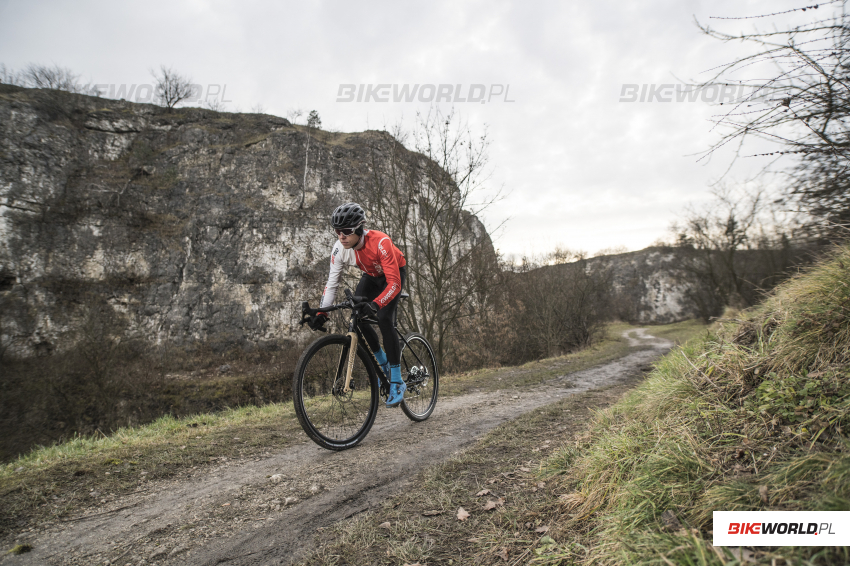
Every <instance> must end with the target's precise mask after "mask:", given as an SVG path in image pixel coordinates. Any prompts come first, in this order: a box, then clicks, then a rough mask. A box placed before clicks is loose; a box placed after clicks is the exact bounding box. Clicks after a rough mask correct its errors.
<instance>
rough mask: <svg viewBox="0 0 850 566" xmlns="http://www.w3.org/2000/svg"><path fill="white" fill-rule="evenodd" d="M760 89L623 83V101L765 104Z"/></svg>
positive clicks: (731, 85) (747, 86) (621, 90)
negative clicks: (756, 102)
mask: <svg viewBox="0 0 850 566" xmlns="http://www.w3.org/2000/svg"><path fill="white" fill-rule="evenodd" d="M766 99H767V97H766V96H765V95H764V94H763V93H762V92H761V91H760V89H759V88H758V87H754V86H750V85H740V84H738V85H735V84H715V85H705V86H697V85H686V84H653V83H644V84H624V85H621V86H620V102H705V103H709V104H738V103H752V102H754V101H760V102H762V101H766Z"/></svg>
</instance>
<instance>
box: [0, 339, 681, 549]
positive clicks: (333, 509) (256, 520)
mask: <svg viewBox="0 0 850 566" xmlns="http://www.w3.org/2000/svg"><path fill="white" fill-rule="evenodd" d="M626 334H629V336H626ZM624 336H626V337H627V338H628V339H629V343H630V346H640V347H643V348H645V349H642V350H639V351H636V352H633V353H631V354H628V355H626V356H625V357H623V358H620V359H618V360H615V361H613V362H609V363H607V364H603V365H600V366H596V367H594V368H590V369H587V370H582V371H579V372H574V373H569V374H565V375H562V376H559V377H557V378H555V379H552V380H550V381H548V382H547V383H545V384H543V385H540V386H536V387H531V388H526V389H509V390H500V391H496V392H477V393H470V394H467V395H463V396H458V397H452V398H448V399H442V398H441V399H439V400H438V402H437V407H436V409H435V411H434V414H433V415H432V416H431V418H429V419H428V420H426V421H424V422H422V423H414V422H411V421H409V420H408V419H407V418H406V417H405V416H404V415H403V413H402V412H401V411H400V410H395V409H385V408H381V410H380V411H379V412H378V417H377V419H376V421H375V426H374V427H373V428H372V431H371V432H370V433H369V435H368V436H367V437H366V439H365V440H364V441H363V442H362V443H361V444H360V445H359V446H357V447H355V448H353V449H350V450H346V451H343V452H330V451H327V450H323V449H321V448H319V447H318V446H316V445H315V444H313V443H312V442H310V441H305V442H304V443H302V444H299V445H296V446H292V447H289V448H286V449H284V450H282V451H280V452H278V453H277V454H274V455H271V456H269V457H266V458H262V459H257V458H254V459H253V460H251V461H247V462H246V461H240V462H236V461H234V462H232V463H229V464H225V465H219V466H215V467H211V468H208V469H206V470H203V471H201V472H200V473H199V474H198V476H199V477H197V478H192V479H186V478H178V479H172V480H166V481H161V482H158V483H157V484H155V485H154V486H152V489H151V490H150V492H149V493H146V494H130V495H128V496H126V497H124V498H122V499H121V500H119V501H117V502H116V504H115V505H116V506H117V507H118V510H117V512H107V513H102V514H98V515H92V516H89V517H80V518H77V519H75V520H73V521H72V522H66V523H65V524H64V525H62V526H57V527H52V528H50V529H49V530H48V531H47V532H45V533H42V534H40V535H39V536H38V537H37V538H36V539H35V540H34V541H33V542H32V543H31V544H32V546H33V551H32V552H29V553H27V554H24V555H20V556H9V555H7V556H6V557H4V558H3V559H2V560H0V562H2V564H4V565H5V564H27V565H29V564H33V565H34V564H39V565H40V564H56V565H59V564H62V565H65V564H86V565H89V564H107V563H108V564H112V565H116V564H117V565H119V566H126V565H127V564H130V565H132V566H137V565H142V564H157V563H162V564H165V563H167V564H181V565H184V564H185V565H193V566H194V565H204V566H207V565H227V566H236V565H239V566H243V565H244V566H247V565H266V564H280V565H286V564H291V563H293V562H295V561H297V560H298V559H299V558H300V557H302V556H303V555H304V554H305V553H306V552H308V551H310V550H311V549H312V548H313V547H314V544H315V540H314V538H315V535H316V533H317V532H319V529H321V528H323V527H328V526H330V525H332V524H334V523H336V522H338V521H342V520H345V519H347V518H349V517H352V516H354V515H356V514H358V513H361V512H363V511H366V510H368V509H370V508H372V507H375V506H377V505H380V504H381V502H383V501H384V500H385V499H386V498H388V497H390V496H392V495H394V494H396V493H399V492H400V491H401V490H403V489H405V488H406V487H407V486H409V485H410V484H411V483H412V482H413V481H414V480H415V478H416V477H417V475H418V473H419V472H420V471H421V470H422V469H424V468H425V467H427V466H430V465H433V464H436V463H439V462H441V461H444V460H446V459H447V458H449V457H450V456H451V455H453V454H456V453H457V452H459V451H461V450H463V449H464V448H466V447H468V446H470V445H471V444H472V443H474V442H475V441H476V440H477V439H478V438H480V437H482V436H483V435H485V434H486V433H487V432H489V431H490V430H492V429H493V428H495V427H496V426H498V425H499V424H501V423H503V422H505V421H507V420H510V419H513V418H516V417H518V416H520V415H521V414H524V413H526V412H528V411H531V410H533V409H536V408H538V407H541V406H543V405H546V404H548V403H552V402H555V401H557V400H559V399H561V398H563V397H566V396H569V395H571V394H574V393H581V392H584V391H588V390H591V389H595V388H599V387H605V386H608V385H613V384H616V383H619V382H621V381H625V380H626V379H628V378H629V377H631V376H634V375H635V374H636V373H637V372H640V371H641V369H642V368H644V367H645V366H646V365H647V364H649V363H651V362H652V361H653V360H654V359H656V358H657V357H659V356H661V355H662V354H663V353H665V352H666V351H667V350H669V349H670V348H671V347H672V343H671V342H669V341H666V340H659V339H656V338H654V337H652V336H650V335H649V334H647V332H646V330H645V329H638V330H630V331H627V332H626V333H624Z"/></svg>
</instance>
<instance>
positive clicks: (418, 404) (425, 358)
mask: <svg viewBox="0 0 850 566" xmlns="http://www.w3.org/2000/svg"><path fill="white" fill-rule="evenodd" d="M404 339H405V340H406V342H407V343H406V344H405V343H404V342H402V349H401V360H400V361H401V377H402V379H404V383H405V384H406V385H407V391H405V392H404V400H403V401H402V402H401V410H402V411H404V414H405V415H407V418H409V419H410V420H412V421H417V422H419V421H424V420H425V419H427V418H428V417H430V416H431V413H433V412H434V407H435V406H436V405H437V392H438V391H439V389H440V376H439V375H438V373H437V358H436V357H435V356H434V350H432V349H431V345H430V344H429V343H428V340H426V339H425V337H424V336H422V335H421V334H419V333H417V332H413V333H411V334H408V335H407V336H405V337H404Z"/></svg>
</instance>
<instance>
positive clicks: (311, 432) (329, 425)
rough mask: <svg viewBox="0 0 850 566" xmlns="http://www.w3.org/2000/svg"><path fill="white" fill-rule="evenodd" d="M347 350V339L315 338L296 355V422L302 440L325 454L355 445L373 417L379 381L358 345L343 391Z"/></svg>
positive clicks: (293, 378) (369, 427) (366, 355)
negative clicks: (347, 383)
mask: <svg viewBox="0 0 850 566" xmlns="http://www.w3.org/2000/svg"><path fill="white" fill-rule="evenodd" d="M350 346H351V342H350V339H349V338H348V336H342V335H339V334H333V335H331V336H325V337H323V338H319V339H318V340H316V341H315V342H313V344H311V345H310V346H309V347H308V348H307V349H306V350H305V351H304V353H303V354H301V359H299V360H298V365H297V366H296V367H295V374H294V375H293V377H292V397H293V401H294V404H295V414H296V415H297V416H298V422H299V423H301V428H303V429H304V432H306V433H307V436H309V437H310V438H311V439H312V440H313V441H314V442H315V443H316V444H318V445H319V446H321V447H322V448H327V449H328V450H345V449H346V448H351V447H352V446H355V445H357V443H359V442H360V441H361V440H363V439H364V438H365V437H366V434H368V432H369V429H371V428H372V424H373V423H374V422H375V415H377V414H378V378H377V376H376V375H375V370H374V368H373V367H372V363H371V362H370V361H369V358H368V354H367V352H366V350H364V349H363V347H362V346H359V345H358V348H357V356H356V357H355V359H354V369H353V371H352V377H351V384H350V389H351V391H349V392H345V391H343V389H344V387H345V371H346V366H347V365H348V352H349V348H350Z"/></svg>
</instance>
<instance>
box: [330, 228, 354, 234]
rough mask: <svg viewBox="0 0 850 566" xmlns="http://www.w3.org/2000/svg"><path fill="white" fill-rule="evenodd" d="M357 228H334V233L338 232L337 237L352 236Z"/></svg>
mask: <svg viewBox="0 0 850 566" xmlns="http://www.w3.org/2000/svg"><path fill="white" fill-rule="evenodd" d="M355 230H356V228H334V232H336V235H337V236H340V235H343V236H350V235H352V234H353V233H354V231H355Z"/></svg>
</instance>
